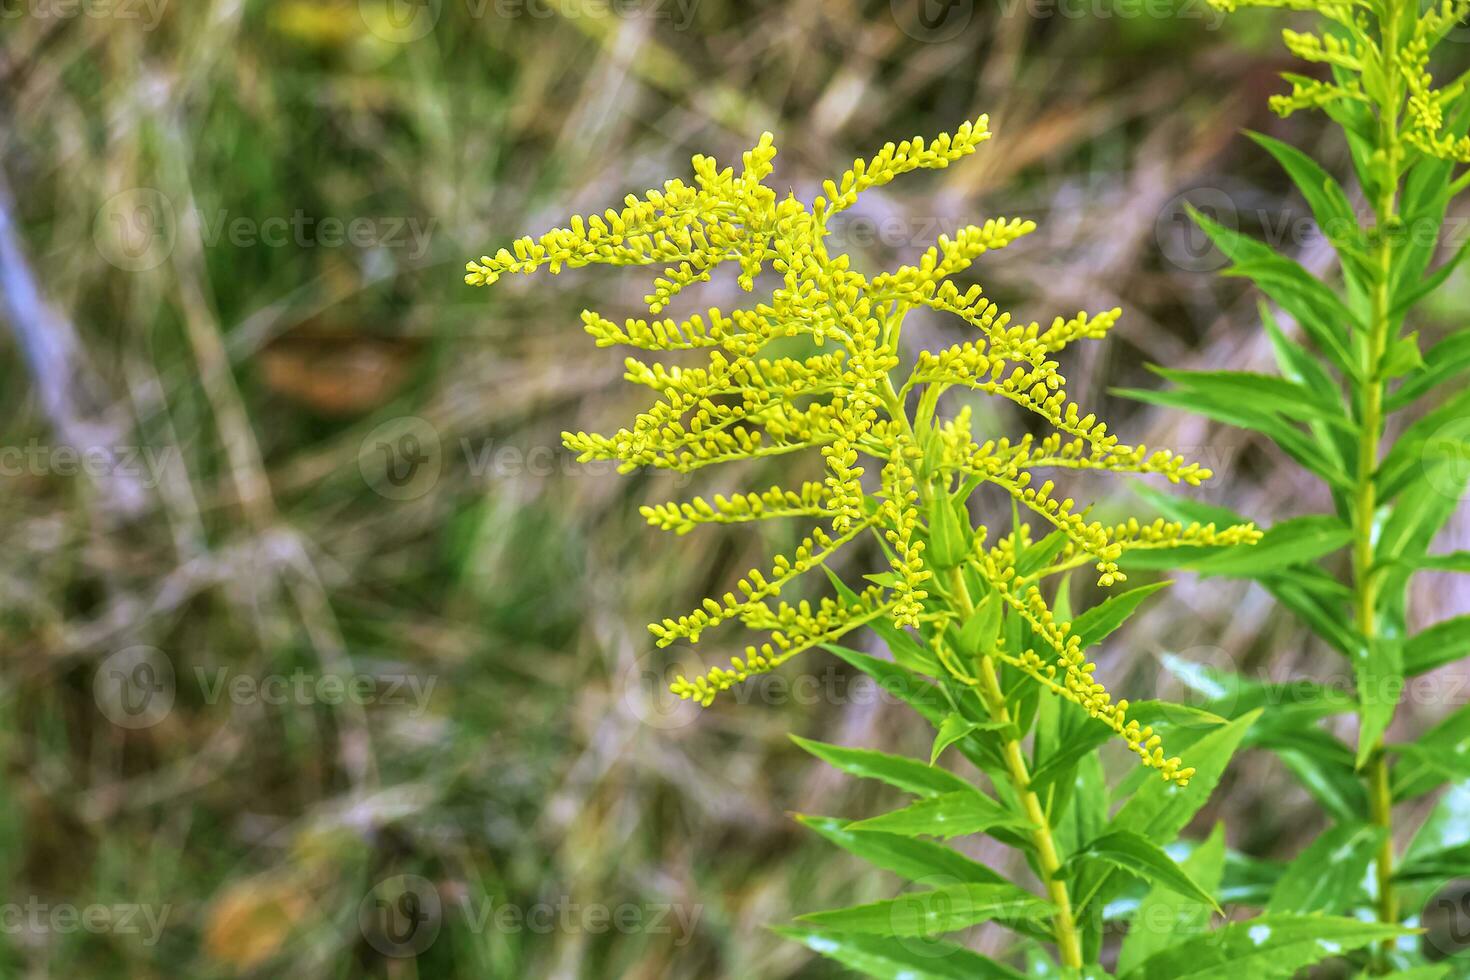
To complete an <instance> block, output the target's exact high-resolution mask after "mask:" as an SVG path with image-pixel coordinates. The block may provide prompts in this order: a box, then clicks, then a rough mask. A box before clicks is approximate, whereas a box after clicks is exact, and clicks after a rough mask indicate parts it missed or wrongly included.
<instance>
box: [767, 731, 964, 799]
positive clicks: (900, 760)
mask: <svg viewBox="0 0 1470 980" xmlns="http://www.w3.org/2000/svg"><path fill="white" fill-rule="evenodd" d="M964 734H965V733H961V734H960V735H957V736H956V737H955V740H958V739H960V738H963V737H964ZM791 740H792V741H793V742H795V743H796V744H797V745H799V746H801V747H802V748H803V749H805V750H806V751H808V752H810V753H811V754H812V755H814V756H816V757H817V758H818V759H821V760H822V761H823V762H825V763H827V764H828V765H829V766H832V767H833V768H834V769H841V770H842V771H843V772H845V773H848V774H849V775H852V776H858V777H860V778H862V779H877V780H880V781H881V782H885V783H887V784H888V785H890V786H896V787H898V788H899V789H901V790H904V791H905V792H908V793H915V794H917V795H919V796H943V795H945V794H946V793H958V792H964V791H968V790H970V789H972V787H971V786H970V784H969V783H968V782H966V781H965V780H963V779H961V778H960V777H959V776H956V775H955V774H954V773H952V772H949V771H948V770H945V769H939V768H937V767H935V766H932V765H926V764H924V763H923V762H920V761H919V760H917V759H908V758H905V757H903V756H898V755H888V754H887V753H884V752H874V751H873V750H871V749H850V748H846V747H844V746H841V745H829V744H828V743H826V742H814V741H812V740H811V739H805V738H802V737H801V736H800V735H792V736H791Z"/></svg>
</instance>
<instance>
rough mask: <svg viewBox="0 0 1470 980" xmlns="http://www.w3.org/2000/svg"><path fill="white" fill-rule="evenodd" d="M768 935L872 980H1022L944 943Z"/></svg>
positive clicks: (819, 933)
mask: <svg viewBox="0 0 1470 980" xmlns="http://www.w3.org/2000/svg"><path fill="white" fill-rule="evenodd" d="M772 931H773V932H775V933H777V934H778V935H780V936H784V937H785V938H787V939H790V940H792V941H794V942H798V943H801V944H802V945H803V946H805V947H807V948H808V949H810V950H812V951H813V952H815V953H820V954H821V955H823V956H825V957H827V958H828V959H831V960H836V961H837V962H838V963H841V964H842V965H843V966H845V967H847V968H848V969H850V970H856V971H857V972H859V973H862V974H865V975H867V976H870V977H874V978H876V980H1024V977H1023V976H1022V975H1021V974H1019V973H1017V972H1016V971H1015V970H1012V969H1011V968H1010V967H1008V966H1003V965H1002V964H1000V963H997V962H995V961H994V960H992V959H990V958H989V957H986V956H981V955H980V954H979V953H976V952H973V951H971V950H968V949H966V948H965V947H963V946H956V945H954V944H953V943H947V942H944V941H942V940H933V941H925V942H922V943H920V942H919V941H917V940H913V939H899V938H893V937H883V936H854V935H844V934H842V933H831V932H824V931H823V930H821V929H811V928H804V929H797V928H777V929H774V930H772Z"/></svg>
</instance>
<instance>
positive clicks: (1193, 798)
mask: <svg viewBox="0 0 1470 980" xmlns="http://www.w3.org/2000/svg"><path fill="white" fill-rule="evenodd" d="M1260 715H1261V709H1259V708H1257V709H1256V710H1255V711H1250V712H1247V713H1245V714H1244V715H1241V716H1240V717H1239V718H1236V719H1235V720H1233V721H1231V722H1230V723H1229V724H1227V725H1221V726H1220V727H1219V728H1213V729H1209V730H1208V731H1206V732H1205V733H1204V734H1203V735H1201V736H1200V737H1199V738H1198V739H1196V740H1195V741H1194V742H1193V743H1192V744H1190V745H1189V746H1188V748H1187V749H1185V750H1180V749H1176V751H1180V754H1181V755H1185V756H1187V759H1186V764H1187V765H1190V766H1193V767H1194V769H1195V773H1194V776H1193V777H1191V778H1190V780H1189V785H1188V786H1184V787H1180V786H1179V785H1178V784H1176V783H1172V782H1168V781H1165V780H1162V779H1157V778H1154V779H1145V780H1144V783H1143V785H1142V786H1141V787H1140V788H1139V789H1138V790H1137V792H1135V793H1134V794H1133V795H1132V796H1131V797H1129V799H1128V801H1127V802H1126V803H1124V804H1123V806H1122V807H1121V808H1120V809H1119V810H1118V812H1117V813H1116V814H1114V815H1113V819H1112V820H1111V821H1109V823H1108V828H1109V830H1127V831H1132V832H1133V833H1135V834H1137V835H1139V836H1140V837H1143V838H1145V839H1146V840H1150V841H1153V842H1154V843H1155V844H1158V845H1159V846H1161V847H1162V846H1164V845H1166V844H1168V843H1169V842H1170V841H1172V840H1173V839H1174V838H1175V837H1176V836H1178V834H1179V831H1181V830H1182V829H1184V826H1185V824H1187V823H1189V821H1190V820H1191V819H1192V818H1193V817H1194V815H1195V814H1196V813H1197V812H1198V811H1199V809H1200V807H1202V806H1204V805H1205V802H1206V801H1207V800H1208V799H1209V798H1210V794H1211V793H1213V792H1214V790H1215V786H1216V785H1218V784H1219V782H1220V777H1221V775H1223V774H1224V772H1225V767H1226V765H1227V764H1228V763H1229V761H1230V757H1231V756H1233V755H1234V754H1235V749H1236V747H1237V746H1238V745H1240V742H1241V740H1242V739H1243V738H1245V734H1246V732H1247V731H1249V730H1250V727H1251V725H1253V724H1254V723H1255V721H1256V719H1257V718H1259V717H1260ZM1145 772H1146V771H1145ZM1115 877H1116V873H1115V872H1114V871H1113V870H1112V869H1106V870H1101V871H1096V872H1093V871H1088V872H1086V873H1084V874H1083V875H1081V876H1079V884H1078V888H1077V892H1078V894H1080V895H1091V896H1093V897H1092V898H1090V899H1089V902H1100V903H1102V904H1103V905H1105V904H1106V903H1107V901H1108V900H1109V899H1110V898H1111V897H1112V895H1113V893H1114V892H1115V891H1116V889H1117V884H1116V883H1115V881H1114V880H1113V879H1115Z"/></svg>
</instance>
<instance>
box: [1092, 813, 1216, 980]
mask: <svg viewBox="0 0 1470 980" xmlns="http://www.w3.org/2000/svg"><path fill="white" fill-rule="evenodd" d="M1180 867H1181V868H1183V869H1184V872H1185V873H1186V874H1188V875H1189V876H1190V877H1191V878H1192V879H1194V880H1195V881H1196V882H1198V883H1199V885H1200V887H1201V888H1203V889H1205V890H1206V891H1207V892H1209V893H1210V894H1211V895H1214V894H1215V893H1216V892H1217V891H1218V890H1219V888H1220V880H1221V877H1222V875H1223V873H1224V870H1225V828H1224V826H1223V825H1222V824H1218V823H1217V824H1215V828H1214V830H1213V831H1211V832H1210V836H1209V837H1208V838H1206V839H1205V840H1204V841H1203V842H1202V843H1201V844H1200V845H1199V846H1198V847H1196V848H1194V849H1193V850H1192V851H1191V852H1190V853H1189V856H1188V857H1186V858H1185V859H1184V861H1183V862H1182V863H1181V864H1180ZM1212 904H1213V903H1211V904H1206V903H1204V902H1181V901H1180V900H1179V897H1178V895H1177V893H1176V891H1175V890H1174V889H1172V888H1168V887H1166V886H1164V885H1155V886H1154V887H1153V888H1151V889H1149V891H1148V894H1146V895H1145V896H1144V897H1143V899H1142V901H1140V902H1139V904H1138V909H1137V910H1136V911H1135V912H1134V913H1133V914H1132V916H1130V918H1129V926H1128V935H1126V936H1125V937H1123V947H1122V949H1121V950H1120V951H1119V953H1118V971H1119V972H1120V973H1126V972H1127V971H1129V970H1131V969H1133V968H1134V967H1136V966H1138V965H1139V964H1140V963H1142V962H1143V961H1144V960H1146V959H1148V958H1149V957H1150V956H1153V955H1154V954H1155V953H1159V952H1162V951H1164V950H1165V949H1168V948H1169V947H1170V946H1172V945H1174V944H1175V943H1177V942H1178V941H1179V940H1180V938H1181V937H1183V936H1199V935H1203V934H1204V933H1206V932H1207V931H1208V930H1209V926H1210V912H1211V908H1212Z"/></svg>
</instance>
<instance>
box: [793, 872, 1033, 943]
mask: <svg viewBox="0 0 1470 980" xmlns="http://www.w3.org/2000/svg"><path fill="white" fill-rule="evenodd" d="M1054 914H1056V906H1054V905H1052V904H1051V903H1050V902H1047V901H1044V900H1043V899H1040V898H1037V897H1036V896H1035V895H1033V894H1031V893H1030V892H1027V891H1023V890H1022V889H1020V888H1017V887H1016V886H1015V885H1008V884H959V885H946V886H944V887H941V888H935V889H931V890H928V891H914V892H908V893H906V894H903V895H900V896H898V897H897V898H891V899H888V900H887V901H882V902H872V903H869V904H867V905H854V906H851V907H850V908H845V909H831V910H828V911H823V912H811V913H808V914H806V915H801V916H798V917H797V921H799V922H801V923H803V924H805V925H809V926H813V927H815V928H818V929H826V930H830V931H832V932H848V933H861V934H864V935H874V936H939V935H943V934H944V933H947V932H956V931H958V930H960V929H968V928H969V927H970V926H973V925H976V924H977V923H980V922H989V921H991V920H992V919H999V920H1002V921H1009V920H1014V919H1045V918H1048V917H1050V916H1052V915H1054Z"/></svg>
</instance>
